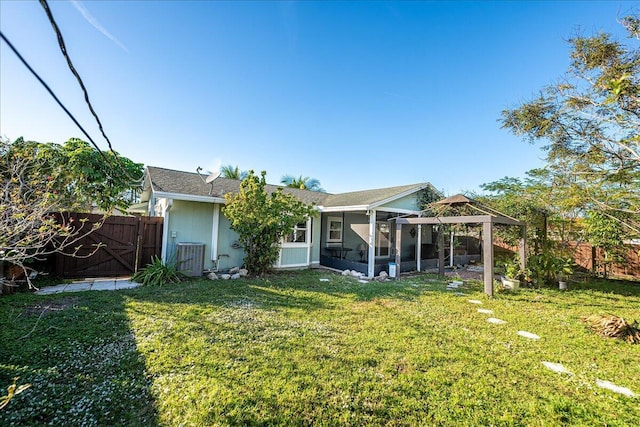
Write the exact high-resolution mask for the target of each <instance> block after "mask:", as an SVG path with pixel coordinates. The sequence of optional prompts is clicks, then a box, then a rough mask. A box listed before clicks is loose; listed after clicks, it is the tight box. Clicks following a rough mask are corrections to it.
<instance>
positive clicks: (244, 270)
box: [238, 268, 249, 277]
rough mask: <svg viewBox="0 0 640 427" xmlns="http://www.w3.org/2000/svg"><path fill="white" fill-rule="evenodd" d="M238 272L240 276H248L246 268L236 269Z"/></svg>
mask: <svg viewBox="0 0 640 427" xmlns="http://www.w3.org/2000/svg"><path fill="white" fill-rule="evenodd" d="M238 274H240V276H241V277H245V276H248V275H249V270H247V269H246V268H241V269H240V270H238Z"/></svg>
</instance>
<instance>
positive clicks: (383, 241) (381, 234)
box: [376, 221, 391, 257]
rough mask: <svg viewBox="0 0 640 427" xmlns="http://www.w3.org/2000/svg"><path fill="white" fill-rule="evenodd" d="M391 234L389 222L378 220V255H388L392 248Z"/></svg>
mask: <svg viewBox="0 0 640 427" xmlns="http://www.w3.org/2000/svg"><path fill="white" fill-rule="evenodd" d="M390 237H391V234H390V227H389V223H388V222H386V221H385V222H376V256H377V257H388V256H389V254H390V248H391V238H390Z"/></svg>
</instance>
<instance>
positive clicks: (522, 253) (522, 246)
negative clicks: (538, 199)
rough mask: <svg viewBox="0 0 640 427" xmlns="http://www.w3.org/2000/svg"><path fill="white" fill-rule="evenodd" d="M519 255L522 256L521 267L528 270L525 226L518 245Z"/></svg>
mask: <svg viewBox="0 0 640 427" xmlns="http://www.w3.org/2000/svg"><path fill="white" fill-rule="evenodd" d="M518 254H519V255H520V267H522V270H523V271H524V270H525V269H526V268H527V259H526V256H527V226H526V225H523V226H522V229H521V233H520V242H519V244H518Z"/></svg>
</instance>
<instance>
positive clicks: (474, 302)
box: [467, 299, 482, 304]
mask: <svg viewBox="0 0 640 427" xmlns="http://www.w3.org/2000/svg"><path fill="white" fill-rule="evenodd" d="M467 302H469V303H471V304H482V301H480V300H477V299H468V300H467Z"/></svg>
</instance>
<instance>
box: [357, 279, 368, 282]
mask: <svg viewBox="0 0 640 427" xmlns="http://www.w3.org/2000/svg"><path fill="white" fill-rule="evenodd" d="M358 282H360V283H369V282H367V281H366V280H362V279H360V280H358Z"/></svg>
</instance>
